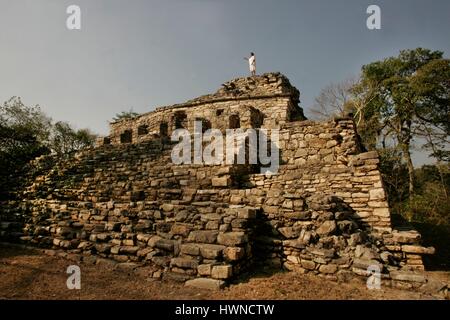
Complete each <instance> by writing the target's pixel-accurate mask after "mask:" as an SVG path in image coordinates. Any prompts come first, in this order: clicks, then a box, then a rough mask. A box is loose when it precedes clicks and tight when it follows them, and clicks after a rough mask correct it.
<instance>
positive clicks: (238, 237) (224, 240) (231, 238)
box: [217, 232, 248, 247]
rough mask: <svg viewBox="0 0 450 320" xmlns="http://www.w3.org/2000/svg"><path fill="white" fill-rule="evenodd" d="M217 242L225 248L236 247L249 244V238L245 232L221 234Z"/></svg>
mask: <svg viewBox="0 0 450 320" xmlns="http://www.w3.org/2000/svg"><path fill="white" fill-rule="evenodd" d="M217 242H218V243H220V244H223V245H225V246H229V247H234V246H238V245H243V244H245V243H247V242H248V237H247V235H246V234H245V233H244V232H225V233H219V235H218V236H217Z"/></svg>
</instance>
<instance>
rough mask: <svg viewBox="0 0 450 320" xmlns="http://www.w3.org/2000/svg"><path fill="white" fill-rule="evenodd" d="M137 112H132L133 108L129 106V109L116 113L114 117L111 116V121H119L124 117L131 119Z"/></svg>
mask: <svg viewBox="0 0 450 320" xmlns="http://www.w3.org/2000/svg"><path fill="white" fill-rule="evenodd" d="M138 115H139V113H137V112H134V111H133V108H131V109H130V110H129V111H122V112H120V113H117V114H116V115H115V117H114V118H113V121H120V120H124V119H132V118H134V117H136V116H138Z"/></svg>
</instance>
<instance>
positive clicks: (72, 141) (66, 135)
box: [52, 121, 96, 154]
mask: <svg viewBox="0 0 450 320" xmlns="http://www.w3.org/2000/svg"><path fill="white" fill-rule="evenodd" d="M95 138H96V136H95V135H94V134H92V133H91V132H90V131H89V130H88V129H80V130H75V129H73V128H72V127H71V126H70V125H69V124H68V123H66V122H61V121H59V122H56V123H55V125H54V128H53V136H52V149H53V151H54V152H56V153H58V154H65V153H69V152H72V151H75V150H80V149H84V148H88V147H91V146H93V145H94V142H95Z"/></svg>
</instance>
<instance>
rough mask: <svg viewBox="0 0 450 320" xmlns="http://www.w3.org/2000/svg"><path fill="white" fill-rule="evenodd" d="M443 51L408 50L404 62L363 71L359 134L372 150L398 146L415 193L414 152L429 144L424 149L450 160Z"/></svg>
mask: <svg viewBox="0 0 450 320" xmlns="http://www.w3.org/2000/svg"><path fill="white" fill-rule="evenodd" d="M442 56H443V53H442V52H440V51H431V50H428V49H422V48H417V49H415V50H402V51H401V52H400V54H399V56H398V57H390V58H387V59H384V60H383V61H377V62H374V63H370V64H368V65H365V66H363V67H362V76H361V80H360V83H359V84H358V85H357V86H355V89H354V90H355V92H356V93H357V96H358V97H360V98H362V99H363V100H364V101H365V103H364V104H363V105H362V107H361V108H360V109H359V112H360V118H361V119H362V121H360V123H359V130H358V131H359V132H360V134H361V135H362V140H363V142H364V143H365V144H366V145H367V146H368V148H369V149H372V148H375V147H378V148H380V147H381V148H386V147H391V146H392V147H396V148H398V149H399V150H400V151H401V154H402V158H403V161H404V162H405V164H406V166H407V168H408V176H409V181H408V186H409V192H410V193H411V194H412V193H413V190H414V167H413V164H412V161H411V147H412V143H413V141H414V140H417V139H418V138H422V139H425V140H426V143H425V145H424V148H425V149H427V150H430V152H431V155H432V156H434V157H436V158H437V159H440V160H442V159H445V157H446V154H447V152H446V150H445V148H446V147H447V146H448V142H449V141H448V135H449V132H450V130H449V126H450V124H449V114H450V93H449V88H450V60H447V59H443V57H442Z"/></svg>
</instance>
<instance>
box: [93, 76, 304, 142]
mask: <svg viewBox="0 0 450 320" xmlns="http://www.w3.org/2000/svg"><path fill="white" fill-rule="evenodd" d="M299 97H300V93H299V91H298V90H297V89H296V88H294V87H293V86H291V84H290V83H289V80H288V79H287V78H286V77H285V76H283V75H281V74H280V73H268V74H264V75H262V76H257V77H251V78H238V79H235V80H232V81H229V82H227V83H225V84H223V86H222V88H221V89H220V90H218V91H217V92H216V93H214V94H210V95H205V96H202V97H199V98H196V99H193V100H190V101H187V102H186V103H182V104H177V105H173V106H168V107H159V108H156V110H155V111H153V112H150V113H146V114H142V115H140V116H138V117H136V118H133V119H124V120H121V121H118V122H113V123H111V124H110V127H111V130H110V131H111V132H110V135H109V136H108V137H102V138H100V139H99V140H98V144H99V145H101V144H104V143H105V142H106V143H111V144H120V143H128V142H129V141H128V140H125V141H123V139H122V142H121V136H123V135H124V133H125V134H127V132H131V136H132V137H131V141H132V142H133V143H138V142H143V141H147V140H151V139H153V138H155V137H158V136H163V135H165V130H161V128H162V127H161V125H162V126H163V128H167V135H170V134H171V133H172V131H173V130H175V129H178V128H185V129H188V130H190V131H191V132H192V130H193V129H194V121H195V120H200V119H204V120H206V121H208V122H209V125H210V126H211V127H212V128H217V129H222V130H225V129H229V128H233V127H240V128H259V127H261V128H269V129H270V128H278V127H279V126H280V125H281V124H283V123H286V122H288V121H291V120H293V119H305V117H304V116H303V111H302V110H301V109H300V108H299V107H298V103H299ZM236 119H237V121H236ZM236 123H237V124H238V126H236V125H230V124H236ZM162 131H163V132H162Z"/></svg>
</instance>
